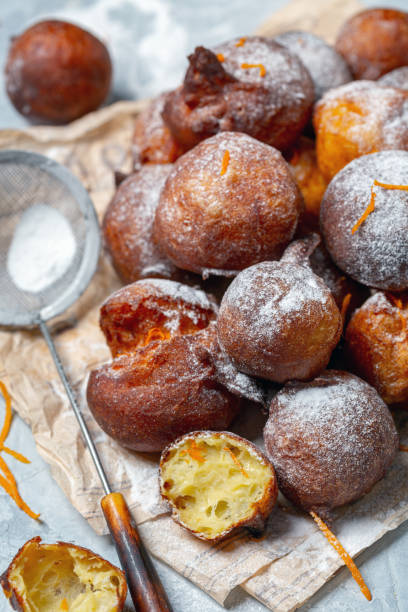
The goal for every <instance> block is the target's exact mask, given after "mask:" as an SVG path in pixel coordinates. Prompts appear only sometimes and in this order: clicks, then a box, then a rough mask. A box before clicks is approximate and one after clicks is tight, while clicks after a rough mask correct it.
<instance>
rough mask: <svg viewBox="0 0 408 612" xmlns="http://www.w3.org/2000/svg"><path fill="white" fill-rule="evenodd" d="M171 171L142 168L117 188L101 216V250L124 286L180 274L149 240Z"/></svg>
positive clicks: (167, 167)
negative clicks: (134, 282)
mask: <svg viewBox="0 0 408 612" xmlns="http://www.w3.org/2000/svg"><path fill="white" fill-rule="evenodd" d="M171 169H172V165H171V164H157V165H154V164H149V165H146V166H143V167H142V168H141V169H140V170H139V171H138V172H136V173H135V174H132V175H131V176H129V177H128V178H127V179H125V180H124V181H123V182H122V183H121V184H120V185H119V187H118V189H117V191H116V193H115V195H114V196H113V199H112V201H111V202H110V204H109V206H108V208H107V210H106V212H105V216H104V219H103V223H102V232H103V237H104V242H105V246H106V248H107V251H108V253H109V255H110V257H111V260H112V263H113V266H114V268H115V270H116V272H117V273H118V275H119V276H120V278H121V279H122V280H123V281H124V282H125V283H131V282H133V281H135V280H138V279H139V278H148V277H152V276H158V277H164V278H177V277H178V275H179V272H180V271H178V270H177V268H176V267H175V266H174V265H173V264H172V263H171V261H169V259H168V258H167V257H166V256H165V255H164V254H163V253H162V252H161V251H160V249H159V247H158V246H157V245H156V244H155V243H154V242H153V238H152V231H153V221H154V216H155V213H156V208H157V205H158V203H159V196H160V192H161V190H162V188H163V185H164V183H165V181H166V179H167V177H168V175H169V173H170V170H171Z"/></svg>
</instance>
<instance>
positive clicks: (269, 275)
mask: <svg viewBox="0 0 408 612" xmlns="http://www.w3.org/2000/svg"><path fill="white" fill-rule="evenodd" d="M300 242H302V241H299V243H300ZM292 244H295V243H292ZM217 327H218V336H219V339H220V342H221V344H222V346H223V347H224V349H225V350H226V352H227V353H228V355H229V356H230V358H231V359H232V362H233V363H234V365H235V366H236V367H237V368H238V370H241V371H243V372H246V373H247V374H252V375H253V376H259V377H261V378H267V379H269V380H272V381H275V382H280V383H282V382H286V381H287V380H291V379H299V380H307V379H310V378H313V377H314V376H316V375H317V374H318V373H319V372H321V371H322V370H323V369H324V368H325V367H326V366H327V364H328V362H329V359H330V355H331V353H332V351H333V349H334V347H335V346H336V344H337V342H338V341H339V339H340V335H341V331H342V319H341V315H340V312H339V309H338V308H337V306H336V303H335V301H334V298H333V296H332V294H331V292H330V290H329V289H328V288H327V286H326V285H325V284H324V282H323V281H322V280H321V279H320V278H319V277H318V276H316V275H315V274H314V273H313V272H312V270H311V269H310V268H309V267H308V266H307V265H302V264H300V263H292V261H291V260H290V259H289V258H288V260H287V261H284V260H283V261H282V260H281V261H279V262H278V261H264V262H262V263H259V264H256V265H255V266H251V267H250V268H247V269H245V270H243V271H242V272H240V273H239V274H238V276H237V277H236V278H235V279H234V280H233V281H232V283H231V285H230V286H229V288H228V289H227V291H226V293H225V295H224V297H223V299H222V302H221V306H220V312H219V315H218V320H217Z"/></svg>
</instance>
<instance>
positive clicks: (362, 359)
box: [345, 292, 408, 408]
mask: <svg viewBox="0 0 408 612" xmlns="http://www.w3.org/2000/svg"><path fill="white" fill-rule="evenodd" d="M407 320H408V295H407V293H403V294H394V295H391V294H388V295H387V294H385V293H382V292H379V293H376V294H375V295H373V296H372V297H370V298H369V299H368V300H367V301H366V302H365V303H364V304H363V306H362V307H361V308H360V309H359V310H357V311H356V312H355V313H354V315H353V317H352V319H351V321H350V323H349V325H348V327H347V330H346V335H345V337H346V343H345V351H346V357H347V358H348V360H349V363H350V365H351V366H352V367H353V369H354V371H355V372H356V374H358V375H359V376H361V377H362V378H363V379H364V380H366V381H367V382H369V383H370V384H371V385H373V387H375V388H376V389H377V391H378V393H379V394H380V395H381V397H382V398H383V400H384V401H385V402H386V403H387V404H400V405H403V406H404V407H405V408H406V407H408V342H407Z"/></svg>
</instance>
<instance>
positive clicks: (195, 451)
mask: <svg viewBox="0 0 408 612" xmlns="http://www.w3.org/2000/svg"><path fill="white" fill-rule="evenodd" d="M187 452H188V454H189V455H190V457H191V458H192V459H195V460H196V461H198V462H199V463H204V461H205V459H204V457H203V456H202V454H201V451H200V449H199V448H198V446H197V442H196V441H195V440H192V441H191V446H190V448H188V449H187Z"/></svg>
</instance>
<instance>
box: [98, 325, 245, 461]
mask: <svg viewBox="0 0 408 612" xmlns="http://www.w3.org/2000/svg"><path fill="white" fill-rule="evenodd" d="M219 350H220V349H219V346H218V343H217V341H216V333H215V330H214V329H213V328H207V329H206V330H203V331H201V332H197V333H196V334H194V335H186V336H178V337H173V338H171V339H169V340H168V341H164V342H160V341H153V342H151V343H149V345H147V346H146V347H144V348H140V349H139V350H138V351H136V352H134V353H133V354H123V355H119V356H118V357H116V358H115V359H114V360H113V361H112V362H111V363H109V364H106V365H103V366H101V367H100V368H98V369H96V370H94V371H93V372H91V375H90V378H89V382H88V389H87V399H88V405H89V408H90V410H91V412H92V414H93V416H94V417H95V419H96V421H97V422H98V424H99V425H100V426H101V427H102V429H103V430H104V431H105V432H106V433H107V434H108V435H110V436H111V437H112V438H114V439H115V440H117V441H118V442H119V443H120V444H122V445H123V446H126V447H128V448H131V449H133V450H137V451H143V452H145V451H147V452H154V451H161V450H162V449H163V448H164V447H165V446H166V445H167V444H169V443H170V442H172V441H173V440H174V439H175V438H177V437H178V436H181V435H183V434H184V433H187V432H190V431H195V430H196V429H208V428H211V429H225V428H226V427H228V426H229V424H230V423H231V421H232V420H233V418H234V417H235V416H236V415H237V413H238V410H239V407H240V400H239V398H238V397H237V396H235V395H232V394H231V393H230V392H229V391H227V389H226V388H225V387H224V386H223V385H222V384H220V383H219V382H218V376H217V369H216V365H215V364H216V360H217V354H218V352H219Z"/></svg>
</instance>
